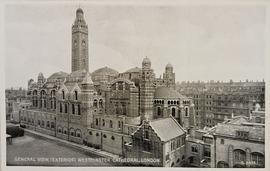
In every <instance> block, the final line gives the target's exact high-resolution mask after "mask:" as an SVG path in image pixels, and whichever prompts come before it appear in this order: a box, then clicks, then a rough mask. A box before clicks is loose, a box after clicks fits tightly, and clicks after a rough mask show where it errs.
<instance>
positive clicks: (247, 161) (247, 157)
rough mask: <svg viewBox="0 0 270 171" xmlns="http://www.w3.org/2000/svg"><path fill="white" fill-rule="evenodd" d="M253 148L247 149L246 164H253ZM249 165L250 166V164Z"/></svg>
mask: <svg viewBox="0 0 270 171" xmlns="http://www.w3.org/2000/svg"><path fill="white" fill-rule="evenodd" d="M250 153H251V150H250V149H249V148H247V149H246V161H245V164H246V165H250V164H251V162H250V161H251V158H250V157H251V156H250ZM248 167H249V166H248Z"/></svg>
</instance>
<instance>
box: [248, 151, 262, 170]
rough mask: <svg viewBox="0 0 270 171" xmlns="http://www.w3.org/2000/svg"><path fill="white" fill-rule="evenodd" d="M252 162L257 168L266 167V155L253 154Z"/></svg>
mask: <svg viewBox="0 0 270 171" xmlns="http://www.w3.org/2000/svg"><path fill="white" fill-rule="evenodd" d="M251 160H252V162H253V163H254V164H255V165H256V166H257V167H264V155H263V154H261V153H258V152H253V153H251Z"/></svg>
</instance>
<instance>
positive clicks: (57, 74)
mask: <svg viewBox="0 0 270 171" xmlns="http://www.w3.org/2000/svg"><path fill="white" fill-rule="evenodd" d="M67 76H68V73H65V72H62V71H60V72H55V73H53V74H52V75H51V76H50V77H49V78H48V80H52V79H61V78H65V77H67Z"/></svg>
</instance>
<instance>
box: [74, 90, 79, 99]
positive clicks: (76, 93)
mask: <svg viewBox="0 0 270 171" xmlns="http://www.w3.org/2000/svg"><path fill="white" fill-rule="evenodd" d="M74 96H75V100H78V92H77V91H75V92H74Z"/></svg>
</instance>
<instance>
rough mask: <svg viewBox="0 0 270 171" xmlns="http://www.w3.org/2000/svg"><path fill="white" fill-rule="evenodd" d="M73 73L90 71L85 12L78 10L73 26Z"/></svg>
mask: <svg viewBox="0 0 270 171" xmlns="http://www.w3.org/2000/svg"><path fill="white" fill-rule="evenodd" d="M71 70H72V72H74V71H78V70H86V71H89V57H88V26H87V24H86V22H85V20H84V14H83V10H82V9H81V8H78V9H77V11H76V19H75V22H74V24H73V25H72V61H71Z"/></svg>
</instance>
